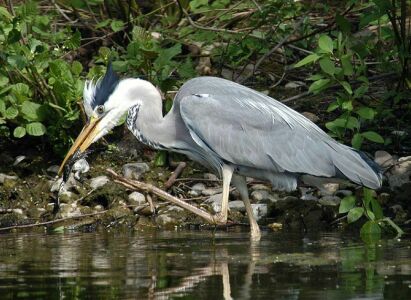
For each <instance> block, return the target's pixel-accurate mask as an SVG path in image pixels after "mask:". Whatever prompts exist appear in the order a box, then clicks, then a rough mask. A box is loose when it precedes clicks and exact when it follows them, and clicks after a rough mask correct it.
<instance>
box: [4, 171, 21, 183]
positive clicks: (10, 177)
mask: <svg viewBox="0 0 411 300" xmlns="http://www.w3.org/2000/svg"><path fill="white" fill-rule="evenodd" d="M17 179H18V177H17V176H11V175H6V174H3V173H0V183H1V184H3V183H4V182H5V181H6V180H10V181H16V180H17Z"/></svg>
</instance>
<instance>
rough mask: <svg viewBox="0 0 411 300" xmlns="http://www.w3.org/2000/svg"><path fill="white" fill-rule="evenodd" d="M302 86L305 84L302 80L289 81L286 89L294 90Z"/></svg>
mask: <svg viewBox="0 0 411 300" xmlns="http://www.w3.org/2000/svg"><path fill="white" fill-rule="evenodd" d="M302 86H305V84H304V82H301V81H290V82H288V83H287V84H286V85H285V86H284V88H285V89H286V90H293V89H298V88H300V87H302Z"/></svg>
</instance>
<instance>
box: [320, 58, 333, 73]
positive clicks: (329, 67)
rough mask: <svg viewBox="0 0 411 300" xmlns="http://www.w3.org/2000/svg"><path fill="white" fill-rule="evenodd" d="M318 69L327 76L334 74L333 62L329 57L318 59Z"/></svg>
mask: <svg viewBox="0 0 411 300" xmlns="http://www.w3.org/2000/svg"><path fill="white" fill-rule="evenodd" d="M320 67H321V70H323V71H324V72H325V73H327V74H329V75H334V74H335V65H334V62H333V61H331V59H330V58H329V57H323V58H321V59H320Z"/></svg>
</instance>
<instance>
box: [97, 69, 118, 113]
mask: <svg viewBox="0 0 411 300" xmlns="http://www.w3.org/2000/svg"><path fill="white" fill-rule="evenodd" d="M119 81H120V78H119V77H118V75H117V74H116V73H115V72H114V71H113V66H112V64H111V62H110V63H109V64H108V67H107V71H106V74H105V75H104V77H103V79H102V80H101V81H99V82H98V83H97V85H96V90H95V93H94V97H93V99H91V103H90V104H91V108H92V109H94V108H95V107H96V106H98V105H103V104H104V103H105V102H106V101H107V99H108V97H110V95H111V94H112V93H113V92H114V90H115V89H116V87H117V85H118V83H119Z"/></svg>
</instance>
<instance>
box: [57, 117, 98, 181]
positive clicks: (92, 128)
mask: <svg viewBox="0 0 411 300" xmlns="http://www.w3.org/2000/svg"><path fill="white" fill-rule="evenodd" d="M101 119H102V117H92V118H90V121H89V122H88V123H87V124H86V125H85V126H84V128H83V130H82V131H81V132H80V134H79V136H78V137H77V139H76V140H75V142H74V144H73V146H71V148H70V150H69V151H68V152H67V155H66V157H65V158H64V160H63V163H62V164H61V166H60V169H59V171H58V176H61V174H62V173H63V170H64V168H65V167H66V166H67V167H68V168H71V167H72V165H73V164H74V163H75V161H76V159H72V158H74V157H78V158H77V159H81V157H82V154H86V150H87V149H88V147H90V145H91V143H92V142H93V141H94V138H95V137H96V136H97V135H98V134H99V132H100V129H99V127H98V126H97V125H98V123H99V122H100V121H101ZM68 172H70V171H68ZM65 173H66V172H65Z"/></svg>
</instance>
